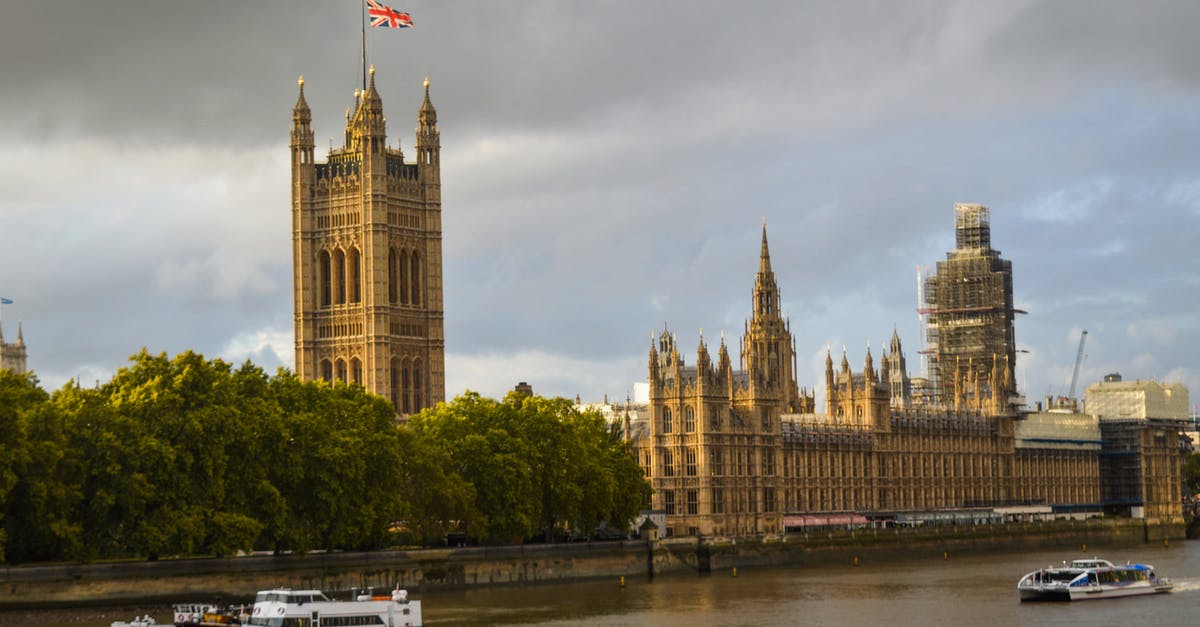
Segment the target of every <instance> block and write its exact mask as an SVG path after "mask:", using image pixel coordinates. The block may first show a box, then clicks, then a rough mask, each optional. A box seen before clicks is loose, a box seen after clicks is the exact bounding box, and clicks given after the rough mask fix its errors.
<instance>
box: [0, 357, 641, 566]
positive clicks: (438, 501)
mask: <svg viewBox="0 0 1200 627" xmlns="http://www.w3.org/2000/svg"><path fill="white" fill-rule="evenodd" d="M648 490H649V488H648V486H647V484H646V482H645V480H644V478H643V477H642V474H641V470H640V469H639V468H638V467H637V465H636V464H635V463H634V459H633V457H632V455H631V454H630V451H629V448H628V446H627V445H626V444H625V443H623V442H621V440H620V438H619V437H614V434H613V433H612V432H611V431H610V429H609V428H608V426H607V425H605V423H604V421H603V419H602V418H601V417H600V416H599V415H598V414H594V413H580V412H578V411H576V410H575V409H574V408H573V406H572V405H571V403H570V402H568V401H566V400H564V399H546V398H539V397H522V396H518V395H510V396H509V397H507V398H505V399H504V400H503V401H496V400H492V399H487V398H483V397H480V396H479V395H477V394H472V393H468V394H466V395H464V396H461V397H459V398H458V399H456V400H455V401H454V402H452V403H449V404H441V405H439V406H438V407H437V408H436V409H431V410H426V411H425V412H422V413H421V414H420V415H418V416H416V417H415V418H414V419H413V420H412V422H411V424H410V425H408V426H397V424H396V421H395V413H394V411H393V409H392V407H391V405H390V404H389V403H388V402H387V401H385V400H384V399H382V398H380V397H377V396H374V395H371V394H368V393H367V392H365V391H364V390H363V389H362V388H360V387H358V386H347V385H343V384H334V385H330V384H328V383H325V382H305V381H301V380H300V379H299V378H297V377H296V376H295V375H293V374H292V373H290V372H288V371H286V370H283V369H280V370H279V371H278V372H276V373H275V374H273V375H268V374H267V373H266V372H264V371H263V370H262V369H261V368H258V367H256V366H254V365H253V364H251V363H249V362H247V363H245V364H243V365H242V366H240V367H237V368H234V367H232V366H231V365H230V364H227V363H225V362H223V361H221V360H219V359H214V360H208V359H205V358H204V357H203V356H201V355H198V354H196V353H192V352H185V353H181V354H179V355H176V356H175V357H173V358H169V357H167V356H166V355H165V354H159V355H151V354H149V353H147V352H146V351H144V350H143V351H142V352H140V353H138V354H137V355H134V356H133V357H132V358H131V360H130V363H129V365H128V366H126V367H125V368H122V369H120V370H119V371H118V372H117V373H116V374H115V375H114V376H113V378H112V380H111V381H109V382H108V383H106V384H104V385H102V386H99V387H96V388H92V389H83V388H80V387H78V386H77V385H76V384H75V383H74V382H71V383H68V384H67V385H65V386H64V387H63V388H62V389H59V390H57V391H55V392H54V393H53V394H47V393H46V392H45V391H43V390H42V389H41V388H40V387H38V383H37V379H36V378H35V377H34V376H33V375H30V374H26V375H14V374H12V373H11V372H0V561H8V562H32V561H64V560H72V561H89V560H97V559H108V558H122V557H136V558H150V559H155V558H158V557H166V556H174V555H221V556H226V555H234V554H236V553H238V552H241V551H249V550H252V549H256V550H270V551H294V552H305V551H311V550H316V549H333V550H336V549H373V548H380V547H384V546H388V545H389V544H392V543H393V542H394V541H395V539H396V537H397V533H399V534H400V537H404V538H406V539H408V540H410V541H413V542H417V543H440V542H442V541H443V540H444V538H445V537H446V534H447V533H450V532H456V533H462V532H465V533H467V534H468V535H470V536H471V537H473V538H476V539H479V540H481V541H484V542H490V543H505V542H514V541H521V540H523V539H525V538H529V537H531V536H534V535H538V534H542V533H545V534H546V535H547V537H552V536H553V534H554V533H556V532H560V531H561V530H563V529H574V530H577V531H579V532H587V531H589V530H591V529H593V528H595V526H596V525H597V524H599V523H601V522H608V523H610V524H612V525H614V526H617V527H623V526H625V525H627V524H628V522H629V521H630V520H631V519H632V518H633V516H634V514H635V513H636V512H637V508H638V507H639V506H640V504H641V503H643V502H644V501H645V498H646V493H647V491H648Z"/></svg>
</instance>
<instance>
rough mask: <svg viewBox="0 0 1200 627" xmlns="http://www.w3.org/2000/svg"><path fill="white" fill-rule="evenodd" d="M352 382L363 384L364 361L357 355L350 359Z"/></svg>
mask: <svg viewBox="0 0 1200 627" xmlns="http://www.w3.org/2000/svg"><path fill="white" fill-rule="evenodd" d="M350 382H351V383H354V384H357V385H362V384H363V380H362V362H361V361H359V360H358V358H357V357H355V358H353V359H351V360H350Z"/></svg>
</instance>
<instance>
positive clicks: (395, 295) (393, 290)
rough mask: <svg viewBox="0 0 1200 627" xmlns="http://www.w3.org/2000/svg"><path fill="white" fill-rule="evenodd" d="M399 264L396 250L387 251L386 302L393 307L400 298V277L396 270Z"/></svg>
mask: <svg viewBox="0 0 1200 627" xmlns="http://www.w3.org/2000/svg"><path fill="white" fill-rule="evenodd" d="M398 263H400V262H399V260H397V259H396V249H395V248H389V249H388V302H389V303H391V304H393V305H395V304H396V303H397V302H398V301H399V298H400V295H399V292H400V289H399V288H400V286H399V281H400V276H399V274H398V270H397V268H396V264H398Z"/></svg>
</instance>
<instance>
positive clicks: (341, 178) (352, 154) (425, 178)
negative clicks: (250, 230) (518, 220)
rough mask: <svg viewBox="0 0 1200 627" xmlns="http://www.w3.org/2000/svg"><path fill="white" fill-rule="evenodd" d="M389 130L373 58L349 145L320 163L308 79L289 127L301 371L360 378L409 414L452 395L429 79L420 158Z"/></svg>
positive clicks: (306, 375) (352, 117)
mask: <svg viewBox="0 0 1200 627" xmlns="http://www.w3.org/2000/svg"><path fill="white" fill-rule="evenodd" d="M386 140H387V135H386V128H385V119H384V115H383V102H382V100H381V98H380V96H379V93H378V92H377V91H376V89H375V71H374V68H373V67H372V68H371V78H370V84H369V86H367V88H366V89H365V90H364V91H362V92H358V91H357V90H356V91H355V105H354V109H353V112H350V111H348V112H347V115H346V131H345V140H344V143H343V145H342V146H341V147H339V148H334V149H331V150H330V152H329V155H328V157H327V160H326V161H325V162H324V163H317V162H316V161H315V160H314V157H313V152H314V150H313V149H314V145H313V131H312V114H311V112H310V110H309V108H308V103H307V102H306V101H305V99H304V79H303V78H301V79H300V96H299V99H298V100H297V102H296V106H295V108H294V109H293V111H292V133H291V153H292V259H293V261H292V264H293V294H294V310H295V338H296V373H297V374H298V375H299V376H300V377H301V378H303V379H306V380H313V379H325V380H330V381H332V380H337V381H344V382H348V383H355V384H359V385H362V386H364V387H365V388H367V389H368V390H370V391H371V392H374V393H376V394H379V395H380V396H383V397H385V398H387V399H389V400H391V401H392V403H393V405H394V406H395V408H396V412H397V413H398V414H401V415H406V414H410V413H414V412H417V411H420V410H421V409H422V408H425V407H431V406H433V405H435V404H436V403H437V402H439V401H442V400H444V399H445V357H444V350H445V339H444V336H443V306H442V219H441V215H442V207H441V204H442V203H441V171H440V167H441V166H440V150H441V148H440V132H439V130H438V125H437V112H436V111H435V110H434V107H433V104H432V103H431V102H430V99H429V81H428V79H427V80H426V81H425V100H424V102H423V103H422V104H421V107H420V110H419V112H418V114H417V131H416V160H415V161H412V162H409V161H406V160H405V158H404V154H403V153H402V152H401V150H400V149H399V148H391V147H388V146H387V145H386Z"/></svg>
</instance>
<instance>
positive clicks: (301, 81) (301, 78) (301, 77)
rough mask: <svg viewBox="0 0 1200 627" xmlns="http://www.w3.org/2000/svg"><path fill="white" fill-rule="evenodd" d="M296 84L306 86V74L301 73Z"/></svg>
mask: <svg viewBox="0 0 1200 627" xmlns="http://www.w3.org/2000/svg"><path fill="white" fill-rule="evenodd" d="M296 84H297V85H299V86H300V87H304V75H303V74H301V75H300V80H298V81H296Z"/></svg>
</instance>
